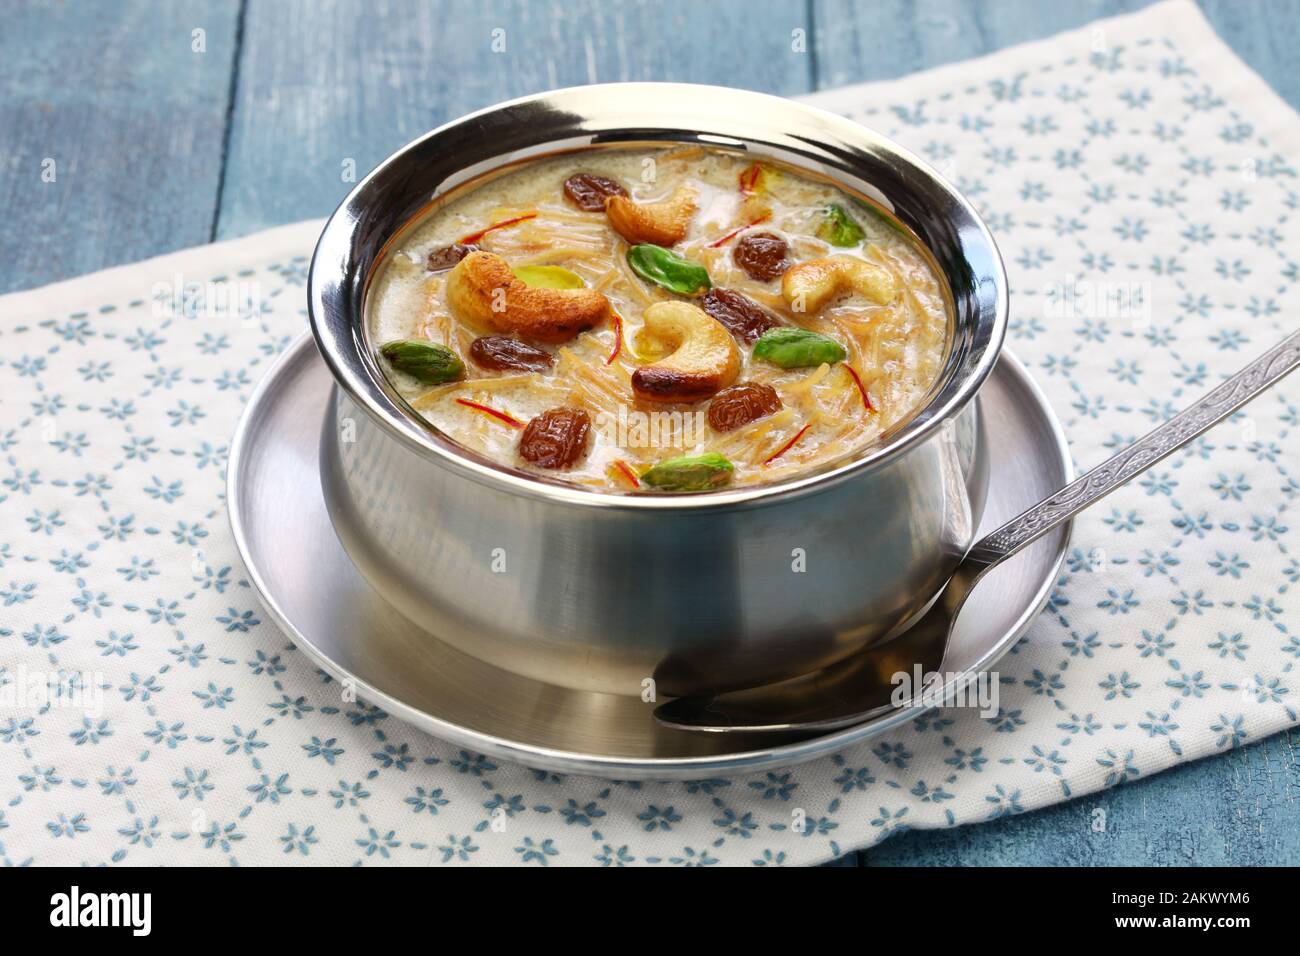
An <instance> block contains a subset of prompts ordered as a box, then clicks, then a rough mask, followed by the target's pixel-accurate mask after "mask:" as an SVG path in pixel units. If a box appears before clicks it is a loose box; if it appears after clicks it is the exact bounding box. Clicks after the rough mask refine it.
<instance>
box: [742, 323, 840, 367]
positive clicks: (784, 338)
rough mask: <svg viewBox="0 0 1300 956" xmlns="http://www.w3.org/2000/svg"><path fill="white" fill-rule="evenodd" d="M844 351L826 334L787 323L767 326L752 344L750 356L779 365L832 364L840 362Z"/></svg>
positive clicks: (807, 365)
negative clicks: (778, 326)
mask: <svg viewBox="0 0 1300 956" xmlns="http://www.w3.org/2000/svg"><path fill="white" fill-rule="evenodd" d="M847 354H848V353H846V352H845V351H844V346H842V345H840V343H839V342H836V341H835V340H834V339H832V338H830V337H829V336H825V335H821V334H819V333H817V332H809V331H808V330H807V329H795V328H791V327H789V326H782V327H781V328H778V329H769V330H768V331H767V332H764V333H763V334H762V335H761V336H760V337H759V339H758V341H757V342H755V343H754V358H756V359H763V360H764V361H766V362H771V363H772V364H773V365H779V366H781V368H807V367H809V366H814V365H821V364H822V363H823V362H826V363H827V364H830V365H834V364H835V363H836V362H843V361H844V359H845V358H846V357H847Z"/></svg>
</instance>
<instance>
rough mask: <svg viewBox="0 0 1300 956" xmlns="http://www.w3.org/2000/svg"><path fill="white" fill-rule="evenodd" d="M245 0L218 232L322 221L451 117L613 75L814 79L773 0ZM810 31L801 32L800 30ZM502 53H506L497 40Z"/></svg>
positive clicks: (747, 81) (798, 11)
mask: <svg viewBox="0 0 1300 956" xmlns="http://www.w3.org/2000/svg"><path fill="white" fill-rule="evenodd" d="M382 13H383V15H377V12H376V11H375V10H374V9H373V4H371V3H369V2H366V0H334V2H328V3H322V2H319V0H291V2H290V0H249V7H248V12H247V17H246V25H245V41H244V44H243V49H242V55H241V67H240V72H239V82H238V88H237V94H236V101H235V108H234V115H233V126H232V129H231V145H230V153H229V156H228V158H227V169H226V186H225V189H224V192H223V197H222V207H221V212H220V220H219V227H218V234H219V236H221V237H228V236H236V235H242V234H244V233H247V232H252V231H254V230H257V229H262V228H264V227H266V226H271V225H275V224H277V223H282V222H288V221H291V220H295V219H302V218H306V217H309V216H323V215H326V214H328V213H329V212H331V211H332V210H333V209H334V207H335V205H337V203H338V201H339V200H340V199H341V198H342V197H343V196H344V195H345V194H346V193H347V191H348V189H349V188H350V187H351V183H350V182H346V181H344V179H343V172H344V168H345V166H344V164H345V163H348V162H349V161H350V162H351V163H352V164H353V165H355V168H356V174H357V178H360V176H361V175H363V174H364V173H365V172H366V171H367V170H369V169H370V168H371V167H373V166H374V165H375V164H376V163H378V162H379V161H380V160H381V159H383V158H384V157H385V156H387V155H388V154H389V153H391V152H392V151H393V150H395V149H397V148H398V147H399V146H401V145H402V144H403V143H405V142H407V141H408V140H411V139H413V138H414V137H416V136H418V135H419V134H420V133H423V132H425V131H426V130H428V129H430V128H431V127H433V126H436V125H438V124H439V123H442V122H444V121H446V120H448V119H451V118H454V117H456V116H459V115H461V114H463V113H465V112H468V111H470V110H473V109H477V108H479V107H482V106H487V105H490V104H492V103H495V102H498V101H500V100H504V99H507V98H510V97H514V96H520V95H523V94H525V93H533V92H536V91H538V90H545V89H552V88H555V87H560V86H570V85H575V84H582V83H596V82H605V81H612V80H648V79H654V80H677V81H687V82H698V83H722V84H729V85H732V86H742V87H750V88H753V89H760V90H767V91H770V92H774V93H783V94H796V93H802V92H806V91H807V90H809V89H810V88H811V76H812V63H811V59H812V58H811V55H810V54H809V53H808V52H806V51H807V50H808V49H809V48H810V46H811V44H810V43H809V44H805V45H804V46H803V50H804V52H800V51H799V50H797V49H795V46H796V44H794V42H793V39H794V37H793V36H792V34H793V31H795V30H805V31H807V30H808V23H807V7H806V5H805V4H803V3H799V4H791V3H786V2H781V0H718V2H713V3H709V4H708V5H707V7H706V6H705V5H703V4H700V3H693V2H685V0H637V2H632V3H609V2H603V0H565V2H557V3H545V4H544V3H536V2H524V0H492V2H483V3H455V2H438V3H427V2H407V0H401V2H394V3H389V4H385V5H384V7H383V10H382ZM806 35H807V34H806V33H805V36H806ZM502 47H504V49H503V48H502Z"/></svg>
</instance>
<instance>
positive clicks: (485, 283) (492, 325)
mask: <svg viewBox="0 0 1300 956" xmlns="http://www.w3.org/2000/svg"><path fill="white" fill-rule="evenodd" d="M447 304H448V305H450V306H451V308H452V311H453V312H455V313H456V315H457V316H459V317H460V318H461V319H463V320H464V321H466V322H468V323H470V324H471V325H474V326H477V327H479V328H484V329H491V330H493V331H496V332H505V333H511V332H513V333H517V334H518V335H521V336H523V337H524V338H527V339H533V340H534V341H537V342H567V341H568V340H569V339H571V338H573V337H574V336H575V335H577V334H578V333H579V332H582V331H583V330H585V329H589V328H591V327H592V326H594V325H597V324H599V323H600V322H601V321H602V320H603V319H604V318H605V316H606V315H607V314H608V313H609V300H608V299H606V298H605V296H604V295H602V294H601V293H599V292H596V291H595V290H594V289H586V288H584V289H543V288H535V287H533V286H530V285H528V284H526V283H525V282H523V281H522V280H520V279H518V278H516V277H515V274H514V273H513V272H511V271H510V266H509V264H508V263H507V262H506V261H505V260H504V259H502V258H501V257H500V256H498V255H495V254H493V253H491V252H472V253H470V254H469V255H467V256H466V257H465V258H464V259H462V260H461V261H460V262H459V263H457V265H456V268H454V269H452V270H451V273H450V274H449V275H448V276H447Z"/></svg>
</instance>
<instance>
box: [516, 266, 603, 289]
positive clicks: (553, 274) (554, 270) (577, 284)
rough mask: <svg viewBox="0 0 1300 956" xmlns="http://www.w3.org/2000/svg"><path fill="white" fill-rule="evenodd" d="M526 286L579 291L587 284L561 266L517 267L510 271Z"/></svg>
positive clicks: (580, 277)
mask: <svg viewBox="0 0 1300 956" xmlns="http://www.w3.org/2000/svg"><path fill="white" fill-rule="evenodd" d="M510 271H511V272H513V273H514V274H515V278H516V279H518V280H519V281H520V282H522V283H523V284H524V285H526V286H530V287H531V288H534V289H581V288H582V287H583V286H585V285H586V284H587V283H585V282H583V281H582V276H580V275H578V274H577V273H576V272H570V271H569V270H568V269H565V268H564V267H562V266H518V267H516V268H514V269H511V270H510Z"/></svg>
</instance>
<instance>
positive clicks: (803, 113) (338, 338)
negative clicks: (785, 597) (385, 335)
mask: <svg viewBox="0 0 1300 956" xmlns="http://www.w3.org/2000/svg"><path fill="white" fill-rule="evenodd" d="M638 97H639V98H640V99H642V100H646V99H647V98H649V99H650V100H652V101H656V102H657V101H660V100H666V99H673V100H674V103H675V104H676V105H675V106H674V107H673V108H672V110H669V109H665V108H662V107H657V108H655V109H647V110H646V111H645V112H637V111H636V110H634V109H629V108H628V105H627V101H628V99H629V98H638ZM598 98H599V99H605V98H608V99H610V100H611V101H612V102H608V103H605V102H602V103H601V104H600V105H599V108H598V109H595V110H593V105H594V104H593V102H592V101H593V100H594V99H598ZM700 103H707V104H708V110H707V114H708V115H707V116H701V115H700V114H698V113H695V112H690V111H688V110H686V109H685V107H686V106H687V104H693V106H694V107H698V105H699V104H700ZM643 109H645V108H644V107H643ZM528 110H533V111H537V112H538V113H539V118H540V115H541V114H542V113H556V114H563V115H567V116H571V117H574V119H575V120H576V121H577V122H578V123H579V124H594V125H592V126H591V128H583V126H582V125H579V126H578V128H574V129H571V130H570V131H569V135H568V136H567V137H559V138H557V137H554V136H550V137H542V138H539V139H538V140H537V141H536V142H535V143H534V144H533V145H534V146H546V145H556V146H558V145H559V144H561V143H573V142H574V141H575V140H582V139H585V140H586V143H587V145H588V146H589V147H591V146H596V145H606V144H611V143H616V142H618V141H619V137H620V136H621V137H622V138H623V140H624V141H628V142H632V141H644V140H646V139H648V138H653V139H660V140H662V141H663V142H664V143H665V144H668V143H672V142H678V143H701V144H704V145H717V146H722V147H724V148H725V147H728V146H732V147H733V148H734V147H740V148H743V149H754V148H756V151H757V152H759V153H760V154H762V153H763V152H764V151H766V152H768V153H775V154H796V155H801V156H802V158H803V159H805V161H807V160H811V159H814V158H815V157H814V156H813V155H812V153H811V151H812V150H814V149H816V148H821V149H823V150H825V149H826V147H827V146H828V145H830V146H833V147H834V148H835V149H839V150H847V151H862V152H872V153H876V154H880V155H885V156H888V157H889V158H890V159H891V160H893V161H896V162H897V163H899V164H900V166H902V167H905V168H907V170H908V171H909V172H911V173H915V174H918V175H919V176H921V177H922V178H924V179H925V180H928V185H929V186H930V187H932V188H933V189H935V190H937V191H938V192H939V193H940V194H942V195H943V197H944V200H945V202H946V203H949V204H951V208H952V209H956V210H958V211H959V213H960V215H961V217H962V218H963V219H964V220H965V222H964V223H963V230H962V239H963V242H969V241H972V240H973V241H974V242H976V243H978V244H979V245H982V246H983V247H984V248H983V252H984V253H985V257H986V259H987V262H988V265H989V268H988V270H987V272H985V273H983V274H979V275H976V276H975V277H974V278H973V282H974V284H975V285H976V287H982V286H984V285H985V284H991V287H992V291H993V300H992V303H991V309H988V308H984V309H980V317H979V321H980V323H981V324H986V329H985V331H986V332H987V337H986V338H985V340H984V342H983V344H982V345H977V348H976V350H975V352H974V354H973V355H971V356H969V357H968V358H967V360H966V361H965V362H964V363H963V364H962V366H961V367H960V368H958V369H957V370H956V371H952V372H950V373H948V374H949V377H948V380H947V381H946V382H945V383H944V384H943V387H942V388H940V389H939V390H938V392H937V393H935V394H932V396H931V398H930V400H929V402H928V403H927V404H926V405H925V406H924V407H923V408H922V409H920V410H918V411H917V412H916V413H914V414H913V416H912V417H911V419H910V421H908V422H907V423H906V424H905V425H903V426H902V427H901V428H900V430H899V431H898V432H897V433H896V434H895V435H893V436H892V437H891V438H890V439H889V440H888V441H886V442H883V443H880V444H878V445H875V446H871V447H869V448H868V449H867V450H866V452H865V453H864V454H862V455H861V456H858V457H852V458H849V459H848V460H847V461H845V462H843V463H842V464H839V465H837V466H835V467H832V468H828V469H822V470H815V471H814V472H812V473H810V474H807V475H804V476H802V477H795V478H792V479H789V480H786V481H783V482H777V483H773V484H770V485H764V484H758V485H750V486H743V487H740V488H736V489H729V490H721V491H714V492H706V493H699V494H691V495H671V494H635V495H611V494H608V493H605V492H600V491H595V490H590V489H586V488H583V487H581V486H578V485H574V484H569V483H565V482H561V481H558V480H548V479H546V478H539V477H538V476H536V475H532V474H530V473H528V472H524V471H522V470H520V469H516V468H511V467H510V466H507V465H501V464H499V463H496V462H492V461H490V460H488V459H487V458H484V457H482V456H479V455H477V454H476V453H473V452H470V451H469V450H467V449H463V448H461V447H460V446H459V445H457V444H456V443H455V442H454V441H453V440H452V439H450V438H449V437H446V436H441V435H440V434H439V433H437V431H436V429H434V428H433V426H431V425H428V424H427V423H423V422H422V421H420V420H418V418H417V416H415V415H414V414H412V413H411V412H409V411H408V410H405V409H404V408H403V407H402V405H403V403H402V402H401V400H400V399H398V398H397V397H396V395H395V393H394V392H393V390H392V388H391V386H389V385H388V384H387V382H386V381H385V380H383V375H382V372H380V371H379V369H378V366H377V365H376V363H375V361H374V359H373V357H372V356H370V355H369V354H368V352H367V349H366V348H365V316H364V309H363V308H362V309H357V308H354V307H353V306H352V304H351V303H350V302H349V300H348V297H347V296H346V295H345V294H343V292H341V291H340V290H341V289H344V288H346V284H347V282H348V281H349V280H350V279H352V280H355V279H357V278H358V277H356V276H350V275H349V274H348V273H349V272H350V271H353V270H352V269H350V268H349V267H348V266H347V265H345V263H350V262H351V252H352V250H353V248H354V245H355V243H356V241H357V233H358V230H359V228H360V226H361V223H360V220H359V219H358V218H357V217H356V216H355V215H354V214H353V210H354V209H358V208H360V209H367V208H369V207H370V206H371V205H372V203H370V201H369V198H370V197H369V196H368V193H369V192H370V191H372V190H375V189H376V188H377V186H376V184H377V183H379V182H381V181H382V180H384V178H385V177H391V176H393V175H394V174H395V171H400V169H401V167H402V165H403V164H404V163H406V162H408V157H410V155H411V154H412V153H413V152H414V151H415V150H417V149H418V148H420V147H423V146H425V145H426V144H429V143H430V142H432V141H434V140H436V139H437V138H439V137H446V136H447V135H448V134H451V133H453V132H457V131H462V130H465V129H466V128H468V127H472V126H473V125H474V124H477V123H480V122H482V121H483V120H484V119H487V118H491V117H494V116H497V115H498V114H502V113H507V112H510V111H528ZM673 110H683V111H684V112H686V113H687V116H686V117H685V118H688V119H690V120H691V121H692V122H691V124H690V125H689V126H674V125H672V124H671V123H666V122H665V116H666V115H668V114H670V113H673ZM673 115H675V114H673ZM773 115H776V116H779V117H780V121H773V120H772V119H771V117H772V116H773ZM762 116H767V117H769V119H767V120H766V121H762V120H758V119H757V118H758V117H762ZM790 124H795V125H793V126H792V125H790ZM706 127H707V128H706ZM649 134H658V135H649ZM664 134H671V135H664ZM800 137H803V138H802V139H800ZM801 145H802V147H803V149H802V150H801V149H800V146H801ZM565 148H570V147H565ZM576 148H579V149H580V148H582V146H581V145H578V146H577V147H576ZM525 158H526V157H525ZM830 158H832V157H831V153H830V152H827V153H826V154H825V156H823V157H820V158H819V161H822V162H824V161H827V160H829V159H830ZM495 159H496V160H497V161H496V162H495V163H494V164H492V165H485V166H483V168H482V169H480V170H479V171H478V172H476V173H475V177H477V176H479V175H481V174H482V173H484V172H488V171H490V170H491V169H493V168H499V167H501V166H505V165H508V164H510V163H512V162H517V161H518V160H517V159H515V158H512V156H511V154H509V153H503V154H499V155H497V156H496V157H495ZM786 161H787V162H790V163H791V164H792V165H795V166H796V167H797V166H798V165H799V162H798V161H797V160H786ZM806 165H807V163H806ZM842 172H847V170H842ZM867 182H869V181H867ZM455 185H457V184H456V183H453V184H452V187H454V186H455ZM443 191H444V189H443V188H442V184H440V186H439V189H437V190H436V191H434V192H433V193H431V194H429V195H428V196H427V200H428V201H429V202H432V201H433V200H434V199H436V198H437V196H439V195H441V193H442V192H443ZM886 205H888V203H886ZM952 218H953V217H952V216H951V215H950V216H949V220H950V221H951V220H952ZM405 225H406V223H403V224H401V225H399V226H397V227H396V228H395V229H394V230H390V234H389V235H388V236H387V237H386V238H385V248H386V243H387V242H388V240H389V239H391V237H392V235H393V234H395V233H396V232H398V231H401V230H402V229H403V228H404V227H405ZM968 264H969V263H968ZM373 265H374V263H371V264H370V267H369V268H368V269H367V272H368V273H369V274H368V275H366V276H361V277H359V278H360V280H361V281H362V282H363V283H364V284H366V285H368V283H369V280H370V276H371V275H373ZM307 298H308V317H309V321H310V326H311V331H312V334H313V336H314V338H315V340H316V345H317V348H318V349H319V351H320V353H321V356H322V357H323V358H324V360H325V364H326V366H327V367H328V368H329V369H330V372H331V374H332V375H333V377H334V380H335V383H336V385H337V386H338V387H340V388H342V389H343V390H344V391H345V392H346V393H347V394H348V395H349V396H350V397H351V398H352V400H353V401H354V402H355V403H356V404H357V405H358V407H360V408H362V409H364V410H365V411H366V413H367V414H369V415H370V416H371V417H372V418H373V419H374V420H375V421H376V422H377V423H378V424H379V425H380V426H381V427H382V428H383V429H384V430H385V431H386V432H387V433H388V434H389V435H390V436H391V437H393V438H396V439H397V440H398V441H399V442H401V443H402V444H403V445H404V446H406V447H407V448H408V449H410V450H413V451H414V452H416V453H417V454H418V455H420V456H421V457H423V458H425V459H426V460H428V461H430V462H433V463H435V464H437V465H440V466H443V467H448V468H450V469H452V470H453V471H455V472H457V473H459V474H461V475H462V476H464V477H467V478H470V479H472V480H475V481H477V482H479V483H482V484H486V485H488V486H490V487H495V488H497V489H500V490H504V491H507V492H509V493H512V494H522V495H525V496H527V497H532V498H539V499H542V500H548V501H553V502H558V503H566V504H570V505H578V506H588V507H598V508H607V509H611V510H635V511H641V510H672V511H713V510H721V509H733V508H741V507H748V506H761V505H767V504H772V503H775V502H778V501H786V500H789V499H791V498H794V497H798V496H803V495H807V494H815V493H819V492H821V491H824V490H826V489H828V488H830V487H832V486H835V485H838V484H840V483H841V482H843V481H846V480H849V479H852V478H854V477H855V476H858V475H862V474H865V473H867V472H869V471H872V470H874V469H876V468H878V467H880V466H882V465H884V464H885V463H887V462H889V461H892V460H894V459H896V458H898V457H900V456H901V455H903V454H905V453H906V452H908V451H909V450H911V449H912V448H914V447H916V446H917V445H919V444H921V443H923V442H925V441H926V440H927V439H929V438H930V437H931V436H932V435H933V434H934V433H935V432H936V431H937V430H939V429H940V428H942V427H943V426H944V424H945V423H946V422H947V421H949V420H951V419H952V418H953V417H954V416H955V415H956V414H957V413H958V412H960V411H961V409H963V408H964V407H965V406H966V405H967V404H968V403H969V402H970V401H971V400H972V399H973V398H974V397H975V395H976V394H977V392H978V391H979V389H980V387H981V386H982V385H983V383H984V380H985V379H986V378H987V377H988V375H989V373H990V372H991V371H992V370H993V367H994V366H995V365H996V363H997V360H998V356H999V355H1000V353H1001V351H1002V345H1003V341H1004V339H1005V336H1006V330H1007V325H1008V322H1009V294H1008V287H1007V277H1006V269H1005V266H1004V264H1003V262H1002V257H1001V253H1000V252H999V250H998V247H997V244H996V242H995V241H994V239H993V235H992V233H991V232H990V230H989V228H988V226H987V225H986V224H985V223H984V221H983V219H982V218H981V217H980V215H979V213H978V212H977V211H976V209H975V208H974V206H973V205H972V204H971V203H970V202H969V200H967V199H966V198H965V197H964V196H963V195H962V194H961V193H960V192H959V191H958V190H957V189H956V188H955V187H954V186H953V185H952V184H950V183H949V182H948V181H947V180H945V179H944V178H943V177H942V176H941V175H940V174H939V173H938V172H937V171H936V170H935V169H934V168H933V167H931V166H930V165H929V164H928V163H926V162H925V161H924V160H922V159H921V158H920V157H918V156H916V155H915V154H913V153H912V152H910V151H909V150H906V149H904V148H903V147H902V146H899V145H898V144H897V143H895V142H893V141H892V140H890V139H888V138H887V137H885V136H883V135H882V134H880V133H877V132H875V131H874V130H871V129H869V128H867V127H865V126H862V125H861V124H859V123H856V122H854V121H852V120H849V119H847V118H845V117H843V116H840V115H839V114H836V113H831V112H829V111H827V110H823V109H821V108H819V107H815V106H810V105H807V104H804V103H799V102H797V101H794V100H790V99H787V98H785V97H779V96H772V95H770V94H766V93H757V92H753V91H750V90H739V89H732V88H730V87H720V86H707V85H702V84H690V83H643V82H636V83H604V84H592V85H587V86H573V87H565V88H562V89H556V90H550V91H547V92H543V93H535V94H532V95H529V96H523V97H519V98H517V99H512V100H506V101H504V102H501V103H497V104H495V105H492V106H488V107H485V108H484V109H480V110H476V111H474V112H472V113H468V114H466V115H464V116H462V117H460V118H458V119H455V120H452V121H450V122H448V123H444V124H443V125H441V126H438V127H436V128H435V129H433V130H430V131H429V132H428V133H425V134H424V135H423V136H420V137H417V138H416V139H414V140H412V141H410V142H409V143H407V144H406V145H405V146H402V147H401V148H400V149H398V150H397V151H395V152H394V153H392V154H391V155H390V156H389V157H388V158H387V159H385V160H384V161H383V162H381V163H380V164H379V165H377V166H376V167H375V168H374V169H372V170H371V171H370V172H369V173H368V174H366V176H365V177H364V178H363V179H362V180H361V181H360V182H358V183H357V184H356V186H355V187H353V189H352V190H351V191H350V192H349V193H348V195H347V196H346V197H345V198H344V199H343V201H342V202H341V203H340V204H339V205H338V207H337V208H336V209H335V211H334V212H333V213H332V214H331V215H330V217H329V219H328V220H327V221H326V223H325V227H324V229H323V230H322V232H321V235H320V238H319V240H318V241H317V243H316V247H315V250H314V251H313V254H312V260H311V267H310V269H309V272H308V279H307ZM990 311H991V314H990V315H985V313H988V312H990ZM340 319H341V321H340ZM435 439H436V440H435Z"/></svg>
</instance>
